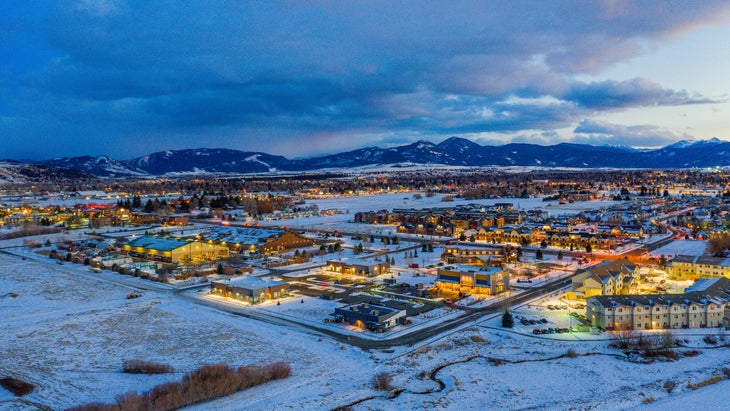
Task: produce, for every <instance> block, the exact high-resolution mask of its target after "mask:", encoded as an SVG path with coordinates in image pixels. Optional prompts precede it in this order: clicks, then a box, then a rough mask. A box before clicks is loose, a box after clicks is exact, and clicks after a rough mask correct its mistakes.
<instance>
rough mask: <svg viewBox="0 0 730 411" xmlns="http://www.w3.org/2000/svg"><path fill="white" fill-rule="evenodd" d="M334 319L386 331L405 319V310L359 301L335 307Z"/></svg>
mask: <svg viewBox="0 0 730 411" xmlns="http://www.w3.org/2000/svg"><path fill="white" fill-rule="evenodd" d="M334 316H335V321H337V322H343V323H345V324H349V325H352V326H355V327H358V328H363V329H365V328H366V329H368V330H370V331H375V332H384V331H388V330H390V329H391V328H393V327H395V326H396V325H399V324H403V323H404V322H405V321H406V310H399V309H396V308H391V307H386V306H382V305H376V304H371V303H361V304H354V305H348V306H345V307H342V308H335V313H334Z"/></svg>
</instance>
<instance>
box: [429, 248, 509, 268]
mask: <svg viewBox="0 0 730 411" xmlns="http://www.w3.org/2000/svg"><path fill="white" fill-rule="evenodd" d="M441 259H442V260H444V261H445V262H447V263H449V264H467V265H473V266H475V267H484V266H490V265H494V266H498V265H501V263H502V260H504V252H503V251H502V250H496V249H490V248H476V247H454V246H445V247H444V252H443V253H442V254H441Z"/></svg>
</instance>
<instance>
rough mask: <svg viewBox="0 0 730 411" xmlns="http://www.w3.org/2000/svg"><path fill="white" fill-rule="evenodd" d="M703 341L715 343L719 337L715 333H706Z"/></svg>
mask: <svg viewBox="0 0 730 411" xmlns="http://www.w3.org/2000/svg"><path fill="white" fill-rule="evenodd" d="M702 341H704V342H705V344H710V345H715V344H717V338H715V336H713V335H709V334H708V335H706V336H705V338H703V339H702Z"/></svg>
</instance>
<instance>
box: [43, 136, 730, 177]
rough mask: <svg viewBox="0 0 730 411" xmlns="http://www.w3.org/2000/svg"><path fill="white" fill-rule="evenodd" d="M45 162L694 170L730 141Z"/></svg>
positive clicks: (141, 171)
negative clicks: (658, 145) (642, 147)
mask: <svg viewBox="0 0 730 411" xmlns="http://www.w3.org/2000/svg"><path fill="white" fill-rule="evenodd" d="M42 164H43V165H45V166H50V167H60V168H67V169H75V170H82V171H84V172H87V173H90V174H93V175H96V176H99V177H125V176H145V175H147V176H158V175H181V174H199V173H213V174H250V173H268V172H273V171H283V172H291V171H309V170H321V169H337V168H354V167H363V166H377V165H401V164H439V165H453V166H473V167H481V166H535V167H574V168H599V167H612V168H692V167H715V166H730V142H725V141H722V140H719V139H711V140H705V141H691V142H689V141H680V142H677V143H674V144H671V145H668V146H666V147H663V148H660V149H655V150H636V149H633V148H630V147H620V146H619V147H617V146H592V145H587V144H572V143H560V144H555V145H551V146H541V145H537V144H525V143H511V144H505V145H501V146H482V145H479V144H477V143H474V142H472V141H470V140H467V139H463V138H459V137H451V138H449V139H447V140H444V141H442V142H441V143H439V144H434V143H431V142H428V141H423V140H422V141H417V142H415V143H411V144H407V145H402V146H397V147H390V148H380V147H367V148H361V149H358V150H353V151H348V152H343V153H338V154H331V155H326V156H321V157H312V158H305V159H293V160H290V159H287V158H285V157H282V156H275V155H270V154H266V153H260V152H247V151H239V150H231V149H222V148H218V149H209V148H200V149H186V150H168V151H161V152H157V153H152V154H149V155H146V156H143V157H139V158H133V159H130V160H125V161H117V160H114V159H112V158H109V157H106V156H99V157H91V156H83V157H72V158H62V159H54V160H49V161H46V162H43V163H42Z"/></svg>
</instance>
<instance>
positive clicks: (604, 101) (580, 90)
mask: <svg viewBox="0 0 730 411" xmlns="http://www.w3.org/2000/svg"><path fill="white" fill-rule="evenodd" d="M562 97H563V98H564V99H566V100H570V101H574V102H575V103H576V104H578V105H579V106H581V107H586V108H589V109H599V110H600V109H615V108H627V107H641V106H678V105H685V104H706V103H713V102H714V101H713V100H711V99H709V98H706V97H703V96H701V95H699V94H696V93H695V94H692V95H691V94H690V93H688V92H687V91H685V90H681V91H675V90H668V89H664V88H662V86H660V85H659V84H657V83H654V82H652V81H649V80H647V79H643V78H636V79H633V80H629V81H613V80H608V81H602V82H593V83H575V84H573V85H572V86H571V88H570V90H569V91H568V93H567V94H565V95H564V96H562Z"/></svg>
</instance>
